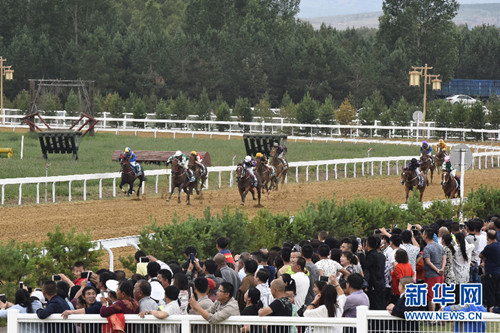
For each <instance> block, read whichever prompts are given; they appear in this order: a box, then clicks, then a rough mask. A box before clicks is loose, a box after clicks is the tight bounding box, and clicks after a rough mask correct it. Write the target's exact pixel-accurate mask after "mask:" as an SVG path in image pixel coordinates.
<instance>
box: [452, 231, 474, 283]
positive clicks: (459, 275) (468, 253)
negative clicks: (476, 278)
mask: <svg viewBox="0 0 500 333" xmlns="http://www.w3.org/2000/svg"><path fill="white" fill-rule="evenodd" d="M455 239H456V242H457V244H456V245H455V255H454V256H453V271H454V273H455V279H456V280H457V283H459V284H461V283H467V282H469V277H470V275H469V271H470V263H471V259H472V251H473V250H474V244H470V243H468V242H467V241H466V240H465V235H464V234H463V233H461V232H458V233H456V234H455Z"/></svg>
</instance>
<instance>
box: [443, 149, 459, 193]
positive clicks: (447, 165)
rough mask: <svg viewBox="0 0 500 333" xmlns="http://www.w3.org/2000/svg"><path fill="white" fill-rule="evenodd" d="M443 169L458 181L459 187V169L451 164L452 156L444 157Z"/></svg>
mask: <svg viewBox="0 0 500 333" xmlns="http://www.w3.org/2000/svg"><path fill="white" fill-rule="evenodd" d="M443 171H446V172H448V173H449V174H450V175H452V176H453V178H455V180H456V181H457V184H458V187H460V178H458V177H457V170H455V168H454V167H453V166H452V165H451V162H450V156H445V157H444V163H443Z"/></svg>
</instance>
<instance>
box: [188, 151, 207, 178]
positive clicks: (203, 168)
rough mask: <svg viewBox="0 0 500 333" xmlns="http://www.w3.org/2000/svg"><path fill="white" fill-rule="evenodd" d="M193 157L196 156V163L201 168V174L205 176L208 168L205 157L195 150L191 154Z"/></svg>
mask: <svg viewBox="0 0 500 333" xmlns="http://www.w3.org/2000/svg"><path fill="white" fill-rule="evenodd" d="M191 156H194V163H196V164H198V165H199V166H200V168H201V174H202V175H204V174H205V173H206V172H207V167H206V166H205V164H203V157H201V155H200V154H198V153H197V152H195V151H194V150H193V151H192V152H191Z"/></svg>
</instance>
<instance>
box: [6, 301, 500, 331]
mask: <svg viewBox="0 0 500 333" xmlns="http://www.w3.org/2000/svg"><path fill="white" fill-rule="evenodd" d="M106 323H107V320H106V318H102V317H101V316H99V315H84V314H79V315H70V316H69V317H68V319H63V318H62V317H61V315H59V314H54V315H51V316H50V317H48V318H46V319H43V320H40V319H38V318H37V316H36V315H35V314H19V313H18V311H17V310H13V311H9V312H8V317H7V333H24V332H43V331H44V330H45V331H47V330H48V331H52V332H73V331H74V330H75V326H77V327H78V326H80V327H82V328H84V331H85V332H87V333H100V332H102V328H101V327H102V325H103V324H106ZM125 323H126V326H127V330H126V331H127V332H172V333H174V332H175V333H177V332H179V333H191V332H203V333H220V332H227V333H233V332H234V333H239V332H241V327H242V325H251V327H252V328H256V329H258V328H263V327H262V326H268V330H269V331H272V332H275V333H286V332H288V331H289V330H290V331H291V328H295V327H305V328H306V329H307V331H308V332H312V331H314V332H342V330H343V328H349V327H350V328H352V331H351V332H353V331H356V332H357V333H368V332H375V331H376V332H406V333H419V332H436V333H441V332H450V331H451V332H453V331H454V325H455V324H456V323H455V322H453V321H445V322H443V323H442V325H435V326H434V325H430V323H429V322H425V321H419V322H418V321H413V322H408V321H404V320H402V319H400V318H397V317H394V316H392V315H390V314H389V313H388V312H387V311H373V310H368V307H366V306H358V307H357V317H356V318H337V317H333V318H310V317H256V316H231V317H229V318H228V319H226V320H224V321H222V322H220V323H219V324H209V323H208V322H207V321H206V320H204V319H203V318H202V317H201V316H198V315H172V316H168V317H167V318H166V319H156V318H155V317H153V316H152V315H146V316H145V318H140V317H139V316H138V315H125ZM467 323H470V322H467ZM483 323H484V324H483ZM464 324H466V323H463V322H462V325H464ZM479 324H480V325H484V330H482V329H481V330H480V332H487V333H493V332H495V333H496V332H500V317H499V316H498V315H497V314H494V313H482V319H481V321H480V322H479ZM457 325H460V323H458V324H457ZM259 326H260V327H259ZM271 327H272V328H271ZM354 329H355V330H354ZM459 331H462V330H460V329H459ZM302 332H304V330H302ZM455 332H456V330H455ZM478 332H479V331H478Z"/></svg>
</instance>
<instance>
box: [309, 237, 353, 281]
mask: <svg viewBox="0 0 500 333" xmlns="http://www.w3.org/2000/svg"><path fill="white" fill-rule="evenodd" d="M318 255H319V258H320V260H319V261H318V262H317V263H316V264H315V265H316V267H318V271H319V275H320V276H328V277H330V276H332V275H333V276H337V272H339V271H341V270H342V269H343V267H342V266H341V265H340V264H339V263H338V262H336V261H334V260H331V259H329V258H328V256H329V255H330V247H329V246H328V245H326V244H321V245H320V246H319V247H318ZM346 272H347V271H346ZM344 274H345V273H344ZM346 275H349V274H346Z"/></svg>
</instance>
